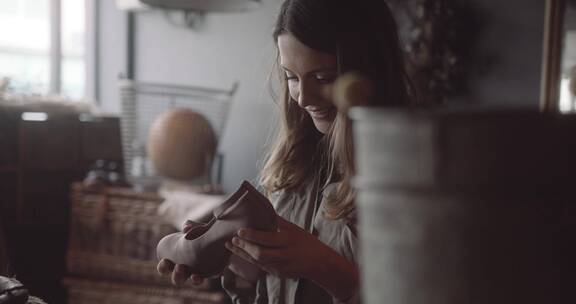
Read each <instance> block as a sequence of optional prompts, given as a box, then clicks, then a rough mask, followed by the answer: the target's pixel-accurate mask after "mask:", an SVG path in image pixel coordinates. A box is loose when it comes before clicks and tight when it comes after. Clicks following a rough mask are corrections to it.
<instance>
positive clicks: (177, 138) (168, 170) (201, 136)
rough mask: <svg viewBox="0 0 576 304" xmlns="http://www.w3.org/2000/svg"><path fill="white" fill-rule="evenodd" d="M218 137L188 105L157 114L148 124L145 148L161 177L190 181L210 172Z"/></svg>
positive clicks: (208, 124) (207, 123)
mask: <svg viewBox="0 0 576 304" xmlns="http://www.w3.org/2000/svg"><path fill="white" fill-rule="evenodd" d="M216 145H217V139H216V135H215V133H214V130H213V128H212V126H211V125H210V123H209V122H208V120H206V118H205V117H204V116H202V115H201V114H199V113H197V112H195V111H193V110H191V109H187V108H174V109H171V110H168V111H166V112H164V113H162V114H160V115H159V116H158V118H156V119H155V120H154V122H153V124H152V126H151V127H150V132H149V134H148V142H147V151H148V155H149V157H150V160H151V162H152V165H153V166H154V169H155V170H156V172H158V174H159V175H161V176H163V177H167V178H170V179H174V180H179V181H190V180H193V179H196V178H199V177H202V176H207V175H208V173H209V172H210V171H209V170H210V169H211V165H212V160H213V159H214V154H215V151H216Z"/></svg>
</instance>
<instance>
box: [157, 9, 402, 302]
mask: <svg viewBox="0 0 576 304" xmlns="http://www.w3.org/2000/svg"><path fill="white" fill-rule="evenodd" d="M273 38H274V41H275V43H276V46H277V50H278V69H279V72H280V73H281V74H282V75H283V77H282V88H283V89H284V94H283V95H281V96H282V100H280V110H281V119H280V120H279V122H280V132H279V134H278V136H277V140H276V143H275V144H274V145H273V146H272V148H271V150H270V152H269V155H268V157H267V161H266V163H265V165H264V168H263V169H262V172H261V178H260V185H261V187H262V188H263V189H264V190H265V192H267V193H268V194H269V197H270V200H271V202H272V203H273V205H274V207H275V209H276V211H277V213H278V215H279V218H278V222H279V229H278V231H276V232H263V231H256V230H251V229H240V231H238V234H237V236H236V237H234V238H233V239H232V241H231V242H230V243H228V244H227V245H226V248H228V250H230V251H231V252H232V253H233V254H235V255H237V256H239V257H241V258H243V259H244V260H246V261H248V262H250V263H253V264H255V265H257V266H259V267H260V268H261V269H263V270H264V271H265V273H266V275H264V276H262V277H260V278H259V279H258V280H257V282H255V285H254V289H253V290H250V291H249V292H244V293H239V292H238V291H236V290H234V288H233V286H234V284H233V282H234V278H235V276H236V275H241V274H240V273H238V271H237V269H235V267H234V264H231V265H230V267H229V268H228V269H227V270H225V271H224V274H223V277H222V282H223V286H224V288H225V289H226V291H227V292H228V293H229V294H230V296H231V298H232V300H233V302H234V303H252V302H256V303H287V304H291V303H357V302H359V301H360V300H359V288H358V287H359V282H358V281H359V269H358V251H357V247H358V244H357V232H356V212H355V207H354V191H353V188H352V187H351V185H350V182H351V178H352V176H353V174H354V165H353V154H352V153H353V149H352V139H351V126H350V120H349V119H348V118H347V117H346V115H345V114H343V113H339V112H338V111H337V109H336V107H335V106H334V103H333V97H332V94H333V86H334V82H335V81H336V79H337V78H338V76H339V75H342V74H344V73H347V72H352V71H354V72H359V73H362V74H363V75H364V76H366V77H367V78H368V79H370V81H371V83H372V84H373V87H374V90H373V94H372V96H373V99H372V100H370V101H369V102H370V105H378V106H405V105H408V104H409V99H410V98H409V97H410V94H409V87H408V82H407V77H406V73H405V70H404V61H403V57H402V52H401V50H400V47H399V39H398V34H397V28H396V24H395V21H394V19H393V17H392V14H391V12H390V9H389V8H388V6H387V5H386V3H385V1H384V0H355V1H346V0H286V1H285V2H284V3H283V4H282V6H281V10H280V13H279V15H278V19H277V22H276V27H275V29H274V32H273ZM159 269H160V271H161V272H163V273H165V274H170V273H171V274H172V277H173V281H174V282H175V283H181V282H183V281H185V280H186V279H187V278H188V277H190V276H191V277H192V280H193V281H194V282H195V283H199V282H201V281H202V279H201V278H198V277H197V276H195V275H193V274H191V273H190V272H189V271H188V269H187V268H186V266H184V265H174V264H173V263H171V262H170V261H166V260H163V261H161V262H160V265H159Z"/></svg>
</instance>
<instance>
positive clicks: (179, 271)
mask: <svg viewBox="0 0 576 304" xmlns="http://www.w3.org/2000/svg"><path fill="white" fill-rule="evenodd" d="M191 274H192V272H191V271H190V267H188V266H186V265H182V264H177V265H176V266H175V267H174V271H173V272H172V283H173V284H174V285H176V286H180V285H182V284H184V282H186V280H188V278H189V277H190V275H191Z"/></svg>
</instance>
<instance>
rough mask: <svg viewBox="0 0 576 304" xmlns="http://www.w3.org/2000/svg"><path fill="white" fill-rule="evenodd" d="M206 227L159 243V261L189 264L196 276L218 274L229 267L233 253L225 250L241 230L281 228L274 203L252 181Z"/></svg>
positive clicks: (178, 233)
mask: <svg viewBox="0 0 576 304" xmlns="http://www.w3.org/2000/svg"><path fill="white" fill-rule="evenodd" d="M213 214H214V217H213V218H212V220H210V222H208V223H206V224H197V225H196V226H195V227H193V228H192V229H190V230H189V231H188V232H187V233H182V232H177V233H174V234H170V235H168V236H166V237H164V238H163V239H162V240H160V242H159V243H158V247H157V249H156V253H157V255H158V259H169V260H171V261H172V262H174V263H176V264H184V265H188V266H189V267H190V268H191V270H192V273H193V274H196V275H199V276H204V277H209V276H213V275H217V274H219V273H221V272H222V271H223V270H224V267H226V266H227V265H228V262H229V258H230V251H228V250H227V249H226V247H224V244H225V243H226V242H227V241H230V240H232V237H234V235H236V233H237V232H238V230H239V229H240V228H252V229H257V230H264V231H275V230H276V229H277V227H278V226H277V220H276V217H277V215H276V211H275V210H274V208H273V207H272V204H271V203H270V201H269V200H268V199H267V198H266V197H265V196H264V195H262V194H261V193H260V192H258V190H256V189H254V187H252V185H250V183H249V182H247V181H244V182H243V183H242V185H241V186H240V188H239V189H238V190H237V191H236V192H234V193H233V194H232V195H231V196H230V197H229V198H228V199H226V200H225V201H224V203H222V205H220V206H218V207H217V208H216V209H215V210H214V212H213Z"/></svg>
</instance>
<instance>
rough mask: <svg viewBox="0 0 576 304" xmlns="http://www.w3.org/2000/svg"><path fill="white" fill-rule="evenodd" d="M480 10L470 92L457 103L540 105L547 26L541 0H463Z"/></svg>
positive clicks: (462, 0)
mask: <svg viewBox="0 0 576 304" xmlns="http://www.w3.org/2000/svg"><path fill="white" fill-rule="evenodd" d="M459 1H461V2H463V3H466V4H467V5H468V6H469V7H470V8H471V9H472V10H474V11H476V12H477V13H478V14H479V16H480V18H481V22H482V24H483V25H482V29H481V32H480V35H479V36H478V37H477V39H478V45H477V46H478V47H477V50H476V51H475V56H476V58H477V60H478V61H479V62H478V65H477V66H475V68H474V70H473V71H472V72H471V74H472V75H471V78H470V81H471V86H470V87H471V92H470V93H471V94H470V96H466V97H465V100H458V101H456V102H458V103H466V104H468V103H471V104H482V105H489V106H503V107H531V108H537V107H538V104H539V94H540V72H541V68H542V67H541V65H542V63H541V60H542V39H543V27H544V4H545V1H542V0H507V1H500V0H459Z"/></svg>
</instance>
